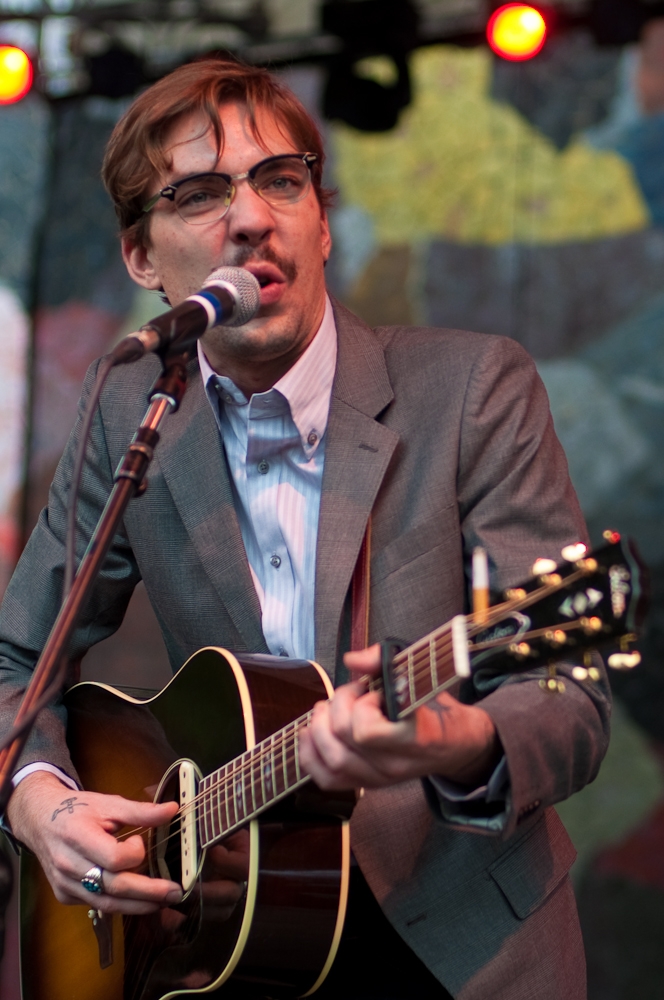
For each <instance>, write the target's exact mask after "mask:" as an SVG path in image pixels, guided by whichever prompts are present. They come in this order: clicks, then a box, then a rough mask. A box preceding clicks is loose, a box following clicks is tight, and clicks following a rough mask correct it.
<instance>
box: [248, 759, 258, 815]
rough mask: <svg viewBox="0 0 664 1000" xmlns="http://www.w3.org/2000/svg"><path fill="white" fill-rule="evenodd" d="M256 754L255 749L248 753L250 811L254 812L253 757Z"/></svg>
mask: <svg viewBox="0 0 664 1000" xmlns="http://www.w3.org/2000/svg"><path fill="white" fill-rule="evenodd" d="M255 756H256V752H255V750H252V751H251V753H250V755H249V782H250V784H249V788H250V791H251V811H252V813H255V812H256V789H255V786H254V758H255Z"/></svg>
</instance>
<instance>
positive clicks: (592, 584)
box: [196, 533, 642, 847]
mask: <svg viewBox="0 0 664 1000" xmlns="http://www.w3.org/2000/svg"><path fill="white" fill-rule="evenodd" d="M609 534H611V541H610V544H608V545H606V546H603V547H602V548H601V549H598V550H596V551H595V552H593V553H591V554H590V555H588V556H587V557H586V556H584V557H583V558H581V559H577V560H575V561H573V562H564V563H563V564H561V565H560V566H559V567H557V568H556V571H555V572H547V573H544V574H543V575H540V576H538V577H534V578H533V579H531V580H530V581H527V582H526V583H524V584H523V586H522V587H517V588H514V589H511V590H508V591H506V592H505V597H506V600H505V601H504V602H503V603H501V604H496V605H493V606H492V607H491V608H489V609H488V610H486V611H483V612H481V613H478V614H471V615H468V616H465V615H457V616H456V617H455V618H453V619H452V620H451V621H450V622H448V623H447V624H445V625H442V626H441V627H440V628H437V629H435V630H434V631H433V632H431V633H430V634H429V635H427V636H425V637H424V638H423V639H419V640H418V641H417V642H415V643H413V644H412V646H409V647H408V648H407V649H404V650H403V651H402V652H400V653H397V654H396V656H395V657H394V658H393V661H392V664H391V666H390V670H389V685H388V688H389V689H388V691H387V692H386V702H388V708H389V707H390V703H391V704H392V707H393V708H394V712H393V713H390V717H391V718H396V719H403V718H406V717H407V716H408V715H410V714H411V712H414V711H415V709H417V708H419V707H420V706H421V705H424V704H425V703H426V702H427V701H429V700H430V699H431V698H432V697H434V696H435V695H436V694H439V693H440V692H441V691H444V690H445V689H446V688H449V687H450V686H451V685H452V684H454V683H455V682H456V681H457V680H458V679H459V678H460V677H468V676H470V674H471V656H472V669H473V670H475V669H480V668H481V669H482V670H489V671H491V672H492V673H494V674H495V675H496V676H497V675H499V674H502V673H506V672H519V671H528V670H532V669H534V668H536V667H539V668H542V667H547V666H548V667H549V668H550V667H551V665H552V664H553V663H554V662H555V661H556V660H560V659H562V658H565V657H569V656H571V657H573V658H574V660H575V662H577V663H578V657H579V654H581V653H583V652H584V651H586V650H588V649H595V648H597V646H598V645H602V644H603V643H606V642H607V641H609V640H611V639H613V638H615V637H622V640H623V641H624V642H628V641H631V640H632V639H633V638H634V635H633V632H632V630H633V628H634V623H635V621H636V620H637V619H638V618H639V617H640V614H641V611H642V590H641V585H640V571H639V565H638V562H637V561H636V559H635V556H634V554H633V553H632V552H631V551H630V550H629V549H627V551H625V552H623V549H622V547H621V545H620V539H619V536H614V535H613V534H612V533H609ZM554 566H555V564H554ZM623 658H624V654H623ZM609 663H611V658H610V659H609ZM575 669H577V674H575V678H576V679H577V680H584V679H586V676H587V677H588V678H590V681H591V682H592V680H594V679H595V678H594V677H593V674H592V668H591V669H588V670H586V669H585V668H581V667H578V668H575ZM578 671H580V673H578ZM363 681H364V682H365V684H366V686H367V689H368V690H371V691H381V692H382V691H383V690H384V687H383V680H382V679H381V678H371V677H365V678H363ZM552 683H553V684H554V688H556V689H559V688H558V686H557V685H556V684H555V682H552ZM560 689H563V688H560ZM310 720H311V712H308V713H307V714H306V715H302V716H300V718H298V719H295V720H294V721H293V722H290V723H289V724H288V725H287V726H286V727H285V728H284V729H281V730H280V731H279V732H276V733H274V734H273V735H272V736H270V737H269V738H268V739H266V740H263V741H262V742H261V743H259V744H257V745H256V746H255V747H253V748H252V749H251V750H247V751H245V753H243V754H242V755H241V756H240V757H236V758H235V760H232V761H230V762H229V763H228V764H225V765H224V766H223V767H221V768H219V769H218V770H216V771H213V772H212V774H209V775H207V777H205V778H204V779H203V780H202V781H201V784H200V786H199V790H198V797H197V800H196V808H197V819H198V827H199V833H200V844H201V846H202V847H208V846H210V845H211V844H213V843H214V842H215V841H217V840H219V839H220V838H222V837H224V836H226V835H227V834H229V833H231V832H233V831H234V830H236V829H238V828H239V827H241V826H243V825H244V824H245V823H247V822H248V821H249V820H251V819H254V818H255V817H256V816H258V815H259V814H260V813H262V812H264V811H265V810H266V809H269V808H270V806H272V805H274V803H275V802H278V801H279V799H282V798H284V797H285V796H286V795H289V794H290V793H291V792H293V791H295V790H296V789H298V788H300V787H301V786H302V785H304V784H305V783H306V782H307V781H308V780H309V778H308V775H306V774H305V773H304V771H303V770H302V767H301V765H300V749H299V748H300V740H301V736H302V733H303V731H304V729H305V728H306V727H307V726H308V725H309V722H310Z"/></svg>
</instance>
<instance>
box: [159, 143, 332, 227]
mask: <svg viewBox="0 0 664 1000" xmlns="http://www.w3.org/2000/svg"><path fill="white" fill-rule="evenodd" d="M293 159H296V160H302V162H303V163H304V164H305V166H307V167H308V168H309V182H310V183H311V171H312V167H313V165H314V163H315V162H316V160H317V159H318V154H317V153H276V154H275V155H274V156H266V157H265V159H264V160H259V161H258V163H254V165H253V167H249V169H248V170H245V171H244V172H243V173H241V174H224V173H222V172H221V171H219V170H205V171H204V172H203V173H200V174H191V175H190V176H189V177H183V178H182V180H180V181H174V182H173V183H172V184H167V185H166V186H165V187H163V188H162V189H161V191H158V192H157V194H155V195H153V197H152V198H150V200H149V201H148V202H147V204H146V205H145V206H144V207H143V214H144V215H147V213H148V212H151V211H152V209H153V208H154V207H155V205H156V204H157V202H158V201H159V199H160V198H166V199H168V201H170V202H173V204H174V205H175V194H176V192H177V189H178V188H179V187H181V186H182V185H183V184H188V183H189V181H195V180H198V179H199V178H200V177H210V176H211V175H214V176H216V177H221V178H222V179H223V180H225V181H226V183H227V184H228V197H227V201H226V204H225V206H224V210H223V212H222V214H221V215H219V216H217V218H216V219H214V220H213V219H210V222H213V221H214V222H218V221H219V220H220V219H223V218H224V216H225V215H226V213H227V212H228V210H229V208H230V207H231V203H232V201H233V198H234V196H235V185H234V184H233V181H244V180H246V181H247V182H248V184H249V186H250V187H251V189H252V191H255V192H256V194H257V195H258V197H259V198H263V200H264V201H267V199H266V198H264V196H263V195H262V194H261V193H260V191H259V190H258V189H257V188H256V187H255V186H254V184H253V183H252V181H253V179H254V176H255V175H256V173H257V171H258V170H259V169H260V167H262V166H264V165H265V164H266V163H271V162H273V161H274V160H293ZM307 190H308V189H307ZM304 197H306V192H305V194H304V195H302V196H301V197H300V198H298V199H297V201H301V200H302V198H304ZM297 201H292V202H284V204H286V205H287V204H291V205H295V204H297ZM267 203H268V205H269V204H271V203H270V202H269V201H268V202H267ZM175 211H176V212H177V208H175ZM178 215H180V213H179V212H178ZM180 218H181V219H182V221H183V222H187V220H186V219H184V218H182V216H181V215H180ZM187 224H188V225H193V223H190V222H188V223H187ZM201 224H203V223H201Z"/></svg>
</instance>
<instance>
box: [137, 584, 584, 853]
mask: <svg viewBox="0 0 664 1000" xmlns="http://www.w3.org/2000/svg"><path fill="white" fill-rule="evenodd" d="M583 575H585V573H584V571H583V570H579V571H577V573H574V574H570V576H569V577H567V578H566V579H565V580H564V581H561V582H560V583H559V584H551V585H545V586H542V587H540V588H537V589H536V590H535V591H532V592H531V593H530V594H528V595H526V596H525V597H524V598H521V599H519V600H517V601H514V602H511V603H510V604H509V605H508V606H506V605H505V604H503V605H495V606H494V608H495V610H494V609H491V610H490V611H489V613H488V614H487V615H486V620H485V621H483V622H481V623H478V622H476V621H474V620H473V616H472V615H469V616H467V618H466V625H467V633H468V636H469V638H472V637H473V636H475V635H478V634H481V633H482V632H483V631H486V630H487V629H488V628H490V627H491V626H492V625H493V624H496V623H497V622H500V621H501V620H503V619H504V618H505V617H509V615H510V614H513V613H514V611H518V610H520V609H521V608H523V607H527V606H529V605H530V604H532V603H534V602H535V601H539V600H540V599H541V598H542V596H543V595H545V594H547V593H549V594H550V593H553V592H555V591H556V590H558V589H561V587H563V586H569V584H570V583H572V582H575V580H576V579H578V578H580V577H582V576H583ZM576 624H577V623H576V622H572V623H567V627H568V628H569V627H573V626H575V625H576ZM537 631H539V632H543V631H544V630H537ZM528 635H531V633H528ZM450 637H451V625H450V623H446V624H444V625H442V626H440V627H439V628H438V629H435V630H434V631H433V632H431V633H429V635H428V636H425V637H424V638H422V639H420V640H418V642H416V643H413V644H412V645H411V646H410V647H408V649H406V650H403V651H402V652H401V653H399V654H397V656H395V658H394V669H395V674H397V676H398V677H399V678H401V677H403V676H407V677H408V678H409V679H410V680H411V681H412V685H410V684H409V689H408V696H409V697H410V695H411V686H412V688H413V689H416V687H417V682H418V681H419V680H421V679H422V678H423V677H424V676H425V675H428V678H429V679H431V678H432V673H433V672H432V665H431V659H432V658H431V649H432V640H433V649H434V651H435V654H436V657H438V655H442V656H443V658H444V657H445V655H446V653H448V652H449V650H450V649H451V646H452V643H451V642H450V641H449V640H450ZM513 638H514V637H513V636H510V637H506V638H505V639H504V640H500V639H499V640H496V641H495V642H494V643H492V644H491V646H492V647H493V648H500V646H505V645H508V644H509V641H510V640H511V639H513ZM482 648H489V647H488V646H485V645H484V644H483V646H482ZM422 664H424V669H423V670H422V669H420V668H421V667H422ZM445 665H446V664H445V663H443V664H442V666H443V667H444V666H445ZM436 666H438V664H436ZM447 679H449V678H447ZM378 686H379V684H374V685H373V689H374V690H375V689H377V687H378ZM437 686H440V685H437ZM434 691H435V688H433V689H431V690H430V691H427V692H425V694H427V695H428V694H431V695H433V693H434ZM418 700H419V699H417V698H416V699H415V701H418ZM411 706H412V701H411ZM411 706H406V709H405V710H404V711H403V712H402V713H401V715H400V717H401V718H403V717H404V716H405V715H406V714H408V709H409V708H410V707H411ZM299 721H301V720H295V722H296V723H297V722H299ZM292 725H294V723H290V724H289V726H292ZM287 729H288V727H285V730H284V736H281V735H280V734H276V738H275V736H274V735H273V736H272V737H270V738H269V739H268V740H264V741H262V742H261V744H259V747H262V749H261V750H260V751H259V753H256V752H255V749H254V750H253V751H245V753H244V754H242V755H240V756H241V757H242V756H245V754H246V755H248V759H247V761H245V762H244V763H243V764H242V765H240V767H239V768H234V769H233V773H232V774H228V773H220V772H226V771H227V768H228V765H224V766H223V767H222V768H218V769H217V772H212V773H213V774H215V773H219V777H218V778H217V779H216V781H215V782H211V783H210V784H209V785H208V786H207V787H206V788H205V790H204V791H203V792H202V793H200V794H199V795H197V796H195V797H194V798H193V799H192V800H191V801H190V802H189V803H187V805H186V806H185V807H183V809H181V810H179V813H176V816H175V817H174V818H173V820H175V818H176V817H177V816H178V814H179V815H180V818H182V815H184V814H185V813H186V811H191V810H192V809H195V808H197V806H198V805H199V804H200V803H201V801H202V802H203V804H204V807H205V809H204V814H203V817H204V818H203V822H205V819H206V818H207V813H208V809H211V808H212V806H211V802H210V797H211V794H212V793H215V792H216V793H219V791H221V790H223V792H224V804H225V806H226V807H227V802H228V790H229V779H232V781H231V782H230V783H232V785H233V786H234V787H235V786H236V783H237V779H238V777H239V778H240V784H241V786H242V787H243V788H244V791H245V793H246V790H247V789H246V779H247V777H249V778H250V781H251V782H252V783H253V779H254V777H256V776H260V769H261V767H262V764H263V762H264V760H265V759H266V758H268V757H270V758H272V757H274V754H275V751H281V755H282V758H283V757H284V749H286V753H288V751H289V749H290V748H289V746H288V744H287V743H284V741H285V740H286V739H288V738H289V736H292V737H294V735H295V729H294V730H293V734H288V733H287V732H286V730H287ZM268 744H269V745H268ZM293 751H294V746H293ZM294 757H295V754H294V753H293V758H289V757H288V756H286V758H285V760H284V766H285V768H286V769H287V768H288V766H289V765H290V763H292V760H293V759H294ZM236 759H239V758H236ZM229 763H232V762H229ZM256 765H259V767H258V772H257V771H256ZM272 767H273V769H274V763H273V765H272ZM209 777H210V775H208V778H209ZM296 783H297V782H296ZM291 787H295V786H294V785H293V786H291ZM285 790H288V786H286V789H285ZM277 797H278V796H277ZM271 798H272V800H274V798H275V796H272V797H271ZM252 799H254V800H255V797H254V796H253V795H252ZM231 801H234V800H233V799H231ZM266 807H267V806H266V805H265V801H263V803H262V804H261V806H260V807H259V809H260V810H262V809H263V808H266ZM243 808H244V806H243ZM233 812H234V814H235V817H236V822H235V823H234V824H232V826H233V827H234V826H237V825H238V824H239V821H238V820H237V808H236V806H235V804H234V805H233ZM255 812H256V810H255V809H253V810H252V813H255ZM173 820H172V821H171V822H173ZM247 821H248V820H247V818H245V819H243V820H242V822H247ZM222 825H223V823H222ZM147 829H149V828H143V829H141V828H140V827H139V828H136V830H132V831H128V832H127V833H125V834H121V835H120V836H119V838H118V839H125V838H126V837H129V836H134V835H136V834H137V833H144V832H146V831H147ZM175 835H176V834H175V833H172V834H170V835H169V837H168V838H166V839H170V837H171V836H175ZM159 843H161V842H159Z"/></svg>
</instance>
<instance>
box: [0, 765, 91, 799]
mask: <svg viewBox="0 0 664 1000" xmlns="http://www.w3.org/2000/svg"><path fill="white" fill-rule="evenodd" d="M35 771H48V772H49V773H50V774H54V775H55V776H56V778H59V779H60V781H61V782H62V784H63V785H66V786H67V788H71V789H73V790H74V791H75V792H77V791H79V790H80V786H79V785H78V784H77V783H76V782H75V781H74V779H73V778H70V777H69V775H68V774H65V772H64V771H61V770H60V768H59V767H56V766H55V764H49V763H48V762H47V761H45V760H35V761H33V763H32V764H26V765H25V767H21V768H19V770H18V771H17V772H16V774H15V775H14V777H13V778H12V785H13V786H14V788H16V786H17V785H19V784H20V783H21V782H22V781H23V779H24V778H27V776H28V775H29V774H34V773H35Z"/></svg>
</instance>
